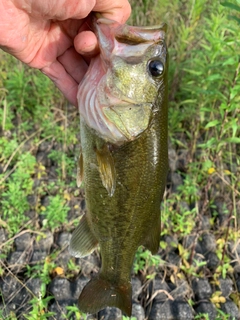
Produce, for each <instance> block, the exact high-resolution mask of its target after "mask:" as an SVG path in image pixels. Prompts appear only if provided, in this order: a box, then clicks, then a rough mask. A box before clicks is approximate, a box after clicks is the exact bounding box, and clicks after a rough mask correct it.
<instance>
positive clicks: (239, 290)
mask: <svg viewBox="0 0 240 320" xmlns="http://www.w3.org/2000/svg"><path fill="white" fill-rule="evenodd" d="M236 285H237V290H238V292H239V293H240V278H239V279H238V280H237V282H236Z"/></svg>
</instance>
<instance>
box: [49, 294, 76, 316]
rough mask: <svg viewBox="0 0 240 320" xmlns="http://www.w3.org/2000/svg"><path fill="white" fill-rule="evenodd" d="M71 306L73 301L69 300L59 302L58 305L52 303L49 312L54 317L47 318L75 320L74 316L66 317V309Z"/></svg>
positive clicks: (67, 312) (67, 311)
mask: <svg viewBox="0 0 240 320" xmlns="http://www.w3.org/2000/svg"><path fill="white" fill-rule="evenodd" d="M72 305H74V301H73V300H70V299H69V300H65V301H61V302H60V303H59V302H56V301H54V302H53V303H52V304H51V305H50V307H49V311H50V312H54V313H55V315H54V316H52V317H49V319H50V320H56V319H57V320H66V319H71V320H77V318H76V317H75V315H71V317H67V315H68V314H69V310H67V307H68V306H72Z"/></svg>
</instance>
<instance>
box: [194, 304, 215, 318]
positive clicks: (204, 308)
mask: <svg viewBox="0 0 240 320" xmlns="http://www.w3.org/2000/svg"><path fill="white" fill-rule="evenodd" d="M195 311H196V312H197V313H205V314H207V315H208V317H209V320H216V316H217V310H216V308H215V306H214V305H213V304H212V303H211V302H200V303H199V304H198V305H197V307H196V308H195Z"/></svg>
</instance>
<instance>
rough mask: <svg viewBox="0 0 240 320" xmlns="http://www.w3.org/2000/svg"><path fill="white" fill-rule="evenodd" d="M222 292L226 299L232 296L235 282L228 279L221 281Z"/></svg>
mask: <svg viewBox="0 0 240 320" xmlns="http://www.w3.org/2000/svg"><path fill="white" fill-rule="evenodd" d="M219 282H220V286H219V287H220V288H219V289H220V290H221V292H222V295H223V296H224V297H225V298H228V297H229V296H230V294H231V293H232V292H233V282H232V280H231V279H229V278H227V279H220V281H219Z"/></svg>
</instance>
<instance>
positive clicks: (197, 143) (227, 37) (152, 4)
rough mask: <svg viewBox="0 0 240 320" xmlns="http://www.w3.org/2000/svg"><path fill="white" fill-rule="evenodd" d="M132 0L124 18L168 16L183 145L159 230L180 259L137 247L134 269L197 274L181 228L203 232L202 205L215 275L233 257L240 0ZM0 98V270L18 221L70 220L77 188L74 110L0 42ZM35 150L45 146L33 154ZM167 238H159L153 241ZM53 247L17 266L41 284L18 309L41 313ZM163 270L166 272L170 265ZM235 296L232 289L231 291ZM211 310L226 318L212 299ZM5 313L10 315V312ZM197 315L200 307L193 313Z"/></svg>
mask: <svg viewBox="0 0 240 320" xmlns="http://www.w3.org/2000/svg"><path fill="white" fill-rule="evenodd" d="M131 3H132V7H133V14H132V17H131V19H130V22H129V23H131V24H135V25H155V24H159V23H160V21H166V22H167V23H168V39H167V42H168V46H169V55H170V66H169V88H170V90H169V143H170V147H171V148H173V149H174V150H176V152H177V153H178V154H180V153H182V154H186V156H185V158H184V161H185V162H186V164H185V165H184V170H183V171H181V170H179V172H178V173H179V174H180V176H181V177H182V181H183V183H182V184H181V185H180V186H179V187H178V189H177V190H175V191H173V190H172V189H171V186H168V188H167V190H166V193H165V197H164V200H163V205H162V236H169V235H170V236H174V237H176V238H177V239H178V244H177V245H176V244H175V245H176V246H177V250H178V252H179V255H180V257H181V266H180V267H176V268H177V269H174V270H171V268H170V267H169V266H168V265H167V264H166V262H165V261H163V260H162V259H161V258H160V256H151V254H150V253H149V252H148V251H144V250H143V249H142V248H139V250H138V252H137V254H136V260H135V264H134V272H135V273H136V274H139V273H140V274H141V276H142V277H145V279H146V281H151V280H152V279H154V277H155V276H156V275H157V274H158V273H161V272H168V273H169V272H170V273H172V272H173V273H174V274H175V275H176V276H177V277H178V278H182V279H187V280H188V281H191V279H192V278H194V277H205V276H206V270H207V269H206V268H205V266H204V264H202V265H201V262H199V261H194V259H192V256H191V252H189V251H187V250H186V249H184V246H183V243H184V240H185V239H186V238H187V237H188V236H189V235H194V237H195V238H196V239H201V236H202V232H203V231H202V229H201V219H202V216H204V215H205V216H207V217H209V218H210V223H211V233H212V234H214V236H215V237H216V239H217V248H216V254H217V257H218V259H219V261H220V263H219V266H218V268H217V269H216V272H215V274H212V275H210V277H211V278H212V281H215V283H218V281H219V278H221V277H222V278H225V277H227V276H229V277H232V272H233V269H232V257H231V255H229V254H228V250H227V246H228V243H229V241H233V242H234V241H235V242H236V241H237V239H239V237H240V231H239V230H240V229H239V223H240V216H239V190H240V179H239V168H240V148H239V143H240V138H239V137H240V134H239V127H240V123H239V105H240V95H239V92H240V75H239V71H240V70H239V69H240V40H239V24H240V18H239V17H240V16H239V11H240V9H239V8H240V2H239V0H236V1H234V0H233V1H231V2H223V3H222V4H221V2H220V1H209V0H192V1H190V0H189V1H181V0H173V1H165V2H164V1H157V0H134V1H131ZM0 104H1V108H0V123H1V131H0V133H1V135H0V199H1V201H0V227H1V228H2V229H3V230H4V231H5V233H6V234H7V239H6V241H5V242H4V243H3V244H1V247H0V249H1V252H0V257H1V260H0V262H1V265H0V273H1V275H6V274H8V273H9V269H8V265H7V262H6V258H7V256H8V254H9V252H10V251H11V250H12V247H13V240H14V238H15V237H16V236H17V235H19V234H20V233H21V232H23V231H24V230H26V229H28V230H30V231H31V232H33V233H34V232H36V233H37V232H40V233H42V232H44V231H45V230H49V229H50V230H51V231H52V232H55V233H57V232H58V231H59V230H72V228H73V225H75V224H76V222H77V221H76V218H75V217H74V218H73V215H72V214H71V211H72V210H75V211H79V212H80V208H79V207H78V203H79V199H80V198H81V197H82V194H81V191H79V189H78V188H77V187H76V182H75V179H76V170H77V169H76V167H77V166H76V158H77V156H78V154H79V120H78V114H77V111H76V110H75V109H74V108H73V107H71V106H69V104H68V103H67V102H66V101H65V100H64V98H63V97H62V96H61V94H60V93H59V92H58V91H57V90H56V89H55V88H54V86H53V85H52V83H51V82H50V81H49V80H48V79H46V78H45V77H44V76H43V75H42V74H41V73H40V72H38V71H36V70H33V69H29V68H27V67H26V66H24V65H23V64H21V63H20V62H18V61H16V60H15V59H13V58H12V57H10V56H8V55H6V54H4V53H3V52H0ZM45 147H46V148H45ZM41 148H42V149H41ZM39 150H43V153H44V154H46V155H47V156H45V155H43V156H44V157H43V158H41V154H39ZM49 163H51V166H49ZM30 199H32V201H30ZM219 199H220V200H221V201H222V203H223V211H224V212H225V215H226V217H227V219H226V220H227V224H225V225H221V224H219V217H218V208H217V202H218V201H219ZM39 217H40V221H41V223H40V224H39ZM163 239H164V238H163ZM171 245H173V246H174V243H172V244H171ZM167 246H168V244H167V243H166V242H165V241H164V240H161V243H160V248H161V251H163V250H165V248H166V247H167ZM58 254H59V252H57V253H56V252H55V253H53V254H51V255H50V257H49V259H50V260H49V261H53V262H51V263H50V262H49V261H48V260H46V261H45V262H44V263H43V264H37V265H35V266H31V265H29V266H28V267H27V268H26V267H25V269H24V268H23V270H27V272H29V274H31V273H34V272H37V274H38V276H39V277H40V278H41V279H42V281H43V285H45V287H44V286H43V287H42V292H41V295H40V296H39V297H36V296H33V300H32V302H31V305H32V309H31V311H29V314H28V315H25V317H26V319H47V317H48V316H49V311H48V303H49V299H50V298H49V296H48V295H47V294H46V286H47V284H48V282H49V281H50V275H51V272H52V269H53V268H54V267H55V264H54V259H56V256H57V255H58ZM169 268H170V271H169ZM76 269H77V267H76V268H75V263H74V259H73V260H71V262H70V264H69V270H68V271H67V274H68V277H69V278H71V277H72V276H74V275H75V270H76ZM168 273H167V274H168ZM207 276H208V277H209V274H208V275H207ZM169 279H172V280H173V277H170V275H169ZM19 281H20V280H19ZM219 298H221V293H219V294H218V293H217V294H216V295H215V296H213V297H212V299H213V300H214V299H215V300H214V301H217V302H216V304H218V305H217V308H218V309H219V306H221V301H220V300H221V299H220V300H219ZM238 298H239V297H237V296H236V295H235V296H232V299H233V300H234V299H235V300H236V301H237V299H238ZM36 302H37V303H36ZM1 312H3V311H0V318H4V316H5V315H3V314H1ZM73 314H75V316H76V319H84V318H85V316H84V315H82V314H80V313H79V311H78V309H77V308H76V307H73V306H72V307H71V306H69V308H68V315H66V316H67V317H68V318H71V317H72V316H73ZM218 317H219V319H228V315H226V314H223V313H222V311H221V310H220V309H219V315H218ZM5 318H6V316H5ZM5 318H4V319H5ZM6 319H7V318H6ZM9 319H14V313H12V314H11V315H10V318H9ZM195 319H208V316H207V315H205V316H204V315H197V316H196V317H195Z"/></svg>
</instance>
